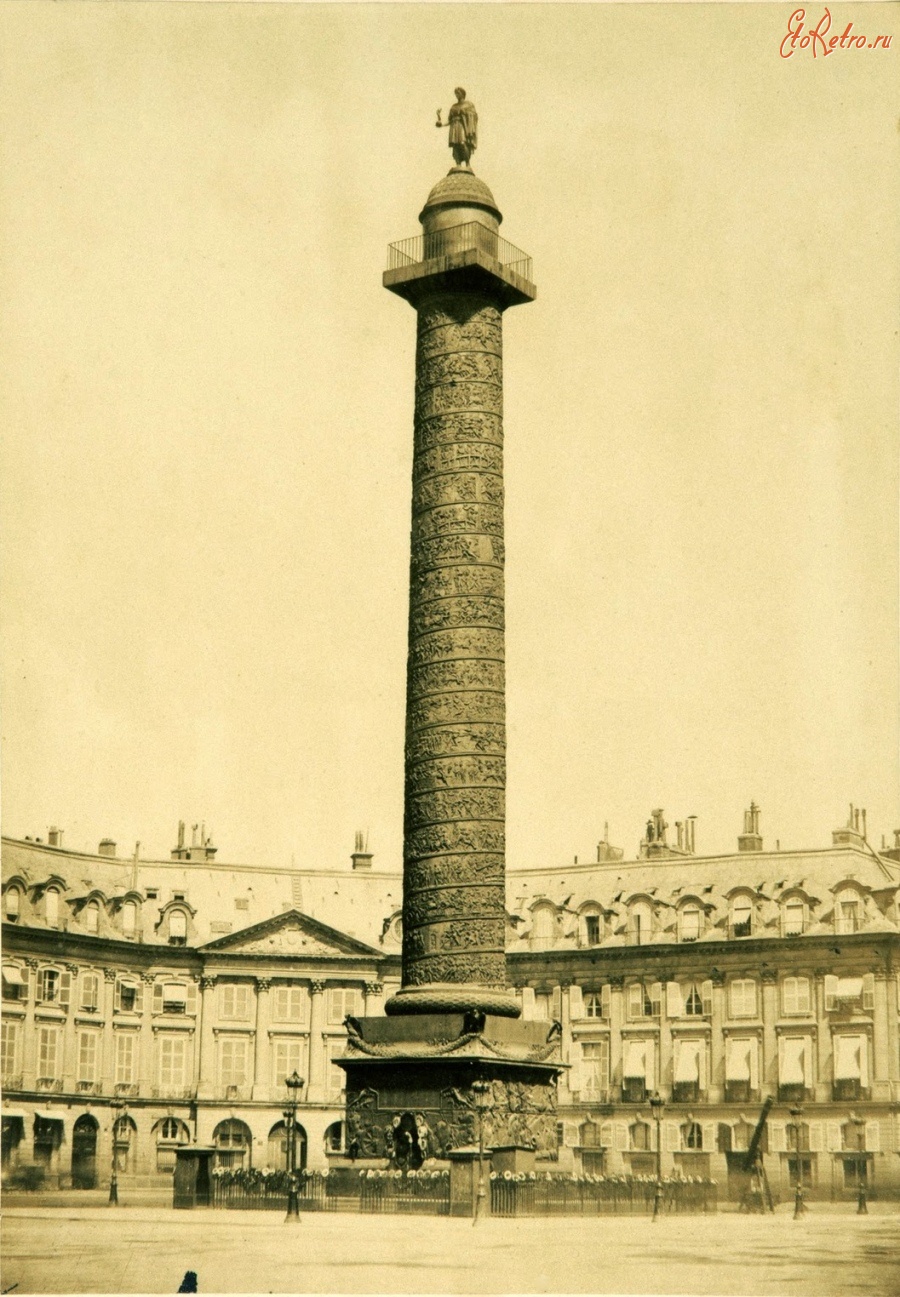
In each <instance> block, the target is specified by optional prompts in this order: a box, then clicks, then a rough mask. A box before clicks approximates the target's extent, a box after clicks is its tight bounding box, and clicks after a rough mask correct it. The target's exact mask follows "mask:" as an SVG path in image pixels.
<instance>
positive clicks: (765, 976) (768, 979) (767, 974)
mask: <svg viewBox="0 0 900 1297" xmlns="http://www.w3.org/2000/svg"><path fill="white" fill-rule="evenodd" d="M760 978H761V979H762V983H763V986H774V985H775V983H776V982H777V981H778V969H777V968H764V969H763V970H762V972H761V973H760Z"/></svg>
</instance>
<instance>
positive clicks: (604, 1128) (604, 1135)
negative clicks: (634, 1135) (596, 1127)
mask: <svg viewBox="0 0 900 1297" xmlns="http://www.w3.org/2000/svg"><path fill="white" fill-rule="evenodd" d="M613 1138H614V1136H613V1124H612V1122H611V1121H604V1122H603V1124H602V1125H601V1127H600V1143H601V1144H602V1145H603V1147H604V1148H612V1146H613Z"/></svg>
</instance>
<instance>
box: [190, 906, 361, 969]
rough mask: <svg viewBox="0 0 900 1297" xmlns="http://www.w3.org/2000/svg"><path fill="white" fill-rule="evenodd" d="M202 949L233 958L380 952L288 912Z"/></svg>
mask: <svg viewBox="0 0 900 1297" xmlns="http://www.w3.org/2000/svg"><path fill="white" fill-rule="evenodd" d="M201 949H203V950H215V951H222V952H223V953H225V952H227V953H228V954H235V955H238V954H240V955H285V956H288V957H291V958H295V959H296V958H297V956H304V955H307V956H333V955H355V956H369V957H372V956H374V957H376V958H380V957H381V952H380V951H377V950H375V949H374V948H373V947H372V946H367V945H366V944H365V942H362V941H357V940H356V938H355V937H349V936H348V935H347V934H346V933H345V932H339V931H338V930H337V929H336V928H330V927H329V926H328V925H327V924H326V923H319V922H318V920H316V919H311V918H310V917H309V915H308V914H301V913H300V911H299V910H288V911H287V912H286V913H285V914H279V915H278V916H277V917H276V918H274V919H266V920H265V922H263V923H255V924H254V925H253V926H252V927H250V928H244V929H242V930H241V931H240V932H230V933H228V935H227V936H225V937H217V938H216V940H215V941H208V942H207V943H206V945H205V946H202V947H201Z"/></svg>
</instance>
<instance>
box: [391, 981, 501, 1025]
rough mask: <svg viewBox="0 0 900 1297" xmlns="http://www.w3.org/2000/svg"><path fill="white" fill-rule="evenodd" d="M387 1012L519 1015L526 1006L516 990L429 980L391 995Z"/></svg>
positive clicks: (395, 1014) (394, 1013) (397, 1014)
mask: <svg viewBox="0 0 900 1297" xmlns="http://www.w3.org/2000/svg"><path fill="white" fill-rule="evenodd" d="M384 1011H385V1013H386V1014H388V1015H389V1016H391V1017H394V1016H402V1015H404V1014H413V1013H416V1014H419V1013H427V1014H431V1013H468V1012H475V1013H481V1014H492V1015H496V1016H497V1017H500V1018H518V1017H519V1016H520V1015H521V1013H522V1006H521V1005H520V1004H519V1001H518V1000H517V999H516V996H515V995H514V994H513V992H512V991H503V990H499V989H497V988H496V987H491V986H471V985H469V984H467V983H463V984H460V983H458V982H428V983H426V984H425V985H422V986H405V987H404V988H403V989H402V990H400V991H398V992H397V994H396V995H392V996H391V998H390V999H389V1000H388V1002H387V1003H386V1004H385V1006H384Z"/></svg>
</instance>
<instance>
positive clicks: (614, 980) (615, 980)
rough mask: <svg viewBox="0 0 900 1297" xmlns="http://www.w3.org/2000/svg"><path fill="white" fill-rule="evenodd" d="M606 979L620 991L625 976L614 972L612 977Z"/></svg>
mask: <svg viewBox="0 0 900 1297" xmlns="http://www.w3.org/2000/svg"><path fill="white" fill-rule="evenodd" d="M606 980H607V982H608V983H609V985H610V986H614V987H615V988H616V990H618V991H621V989H622V987H623V986H624V985H625V977H624V975H623V974H622V973H616V974H615V975H614V976H613V977H608V978H607V979H606Z"/></svg>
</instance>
